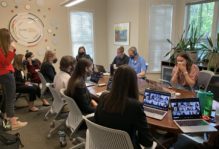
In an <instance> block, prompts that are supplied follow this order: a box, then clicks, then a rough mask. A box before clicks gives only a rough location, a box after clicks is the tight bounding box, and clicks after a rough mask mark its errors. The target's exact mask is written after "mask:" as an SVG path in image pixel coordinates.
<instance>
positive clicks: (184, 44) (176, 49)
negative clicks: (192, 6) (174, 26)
mask: <svg viewBox="0 0 219 149" xmlns="http://www.w3.org/2000/svg"><path fill="white" fill-rule="evenodd" d="M185 32H186V31H185V30H184V31H183V33H182V35H181V37H180V40H179V42H178V43H177V44H176V46H174V44H173V42H172V41H170V39H167V42H168V43H170V44H171V46H172V48H171V50H170V51H168V52H167V53H166V54H165V57H166V56H169V57H170V58H169V60H170V62H174V61H175V58H176V56H177V55H178V54H179V53H180V52H183V51H186V49H187V48H188V45H189V43H188V40H187V39H185V38H184V36H185Z"/></svg>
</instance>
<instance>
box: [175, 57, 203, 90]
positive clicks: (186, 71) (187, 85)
mask: <svg viewBox="0 0 219 149" xmlns="http://www.w3.org/2000/svg"><path fill="white" fill-rule="evenodd" d="M198 73H199V68H198V66H197V65H195V64H193V62H192V60H191V58H190V57H189V55H188V54H187V53H180V54H178V55H177V57H176V65H175V66H174V68H173V71H172V78H171V83H172V84H174V85H175V86H176V87H177V88H182V89H187V90H192V89H193V88H195V87H196V86H195V85H196V83H197V79H198Z"/></svg>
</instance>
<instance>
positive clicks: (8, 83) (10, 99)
mask: <svg viewBox="0 0 219 149" xmlns="http://www.w3.org/2000/svg"><path fill="white" fill-rule="evenodd" d="M0 84H1V85H2V89H3V106H2V109H1V110H2V112H3V113H6V114H7V117H9V118H11V117H14V104H15V99H16V85H15V78H14V74H13V73H11V72H10V73H7V74H4V75H1V76H0Z"/></svg>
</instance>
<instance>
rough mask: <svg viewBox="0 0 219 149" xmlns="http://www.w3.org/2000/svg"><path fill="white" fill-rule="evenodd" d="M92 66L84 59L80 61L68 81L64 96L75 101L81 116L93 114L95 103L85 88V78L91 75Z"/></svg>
mask: <svg viewBox="0 0 219 149" xmlns="http://www.w3.org/2000/svg"><path fill="white" fill-rule="evenodd" d="M92 69H93V64H92V62H91V61H90V60H88V59H86V58H82V59H80V60H79V61H78V62H77V64H76V66H75V70H74V72H73V74H72V76H71V78H70V79H69V82H68V86H67V89H66V91H65V94H66V95H67V96H69V97H71V98H72V99H74V100H75V102H76V104H77V105H78V107H79V109H80V110H81V112H82V114H89V113H93V112H94V111H95V109H96V106H97V103H96V101H95V100H94V97H92V95H91V94H90V92H89V90H88V89H87V87H86V84H85V81H86V79H87V76H89V75H91V73H92Z"/></svg>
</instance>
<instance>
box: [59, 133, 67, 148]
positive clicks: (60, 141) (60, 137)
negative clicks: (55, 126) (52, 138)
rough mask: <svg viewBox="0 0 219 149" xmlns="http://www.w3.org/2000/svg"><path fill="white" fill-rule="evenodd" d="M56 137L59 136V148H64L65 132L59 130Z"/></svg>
mask: <svg viewBox="0 0 219 149" xmlns="http://www.w3.org/2000/svg"><path fill="white" fill-rule="evenodd" d="M58 135H59V143H60V146H61V147H65V146H66V145H67V142H66V134H65V132H64V131H61V130H60V131H59V132H58Z"/></svg>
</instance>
